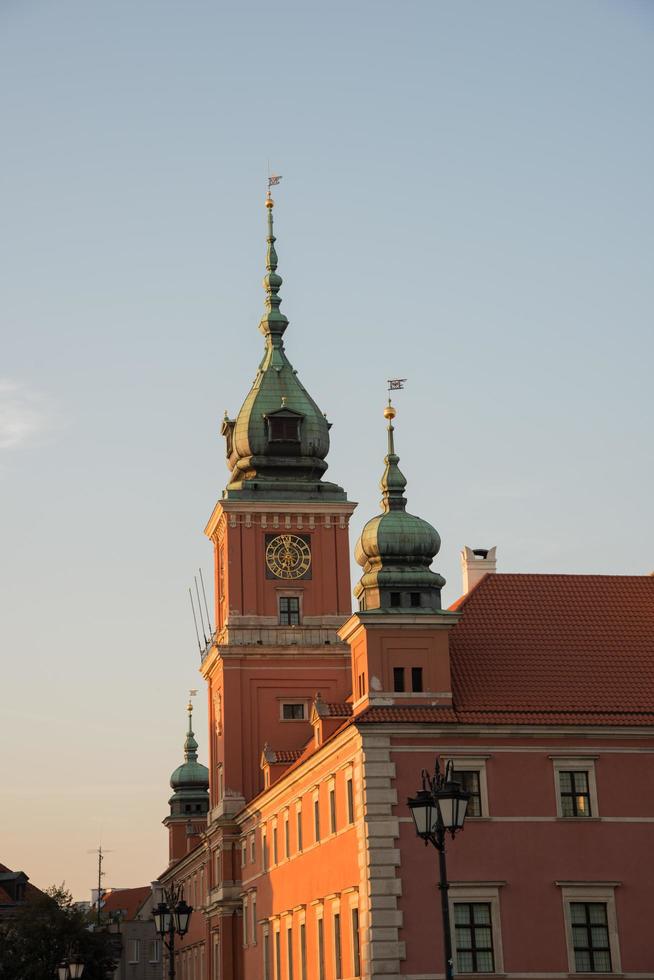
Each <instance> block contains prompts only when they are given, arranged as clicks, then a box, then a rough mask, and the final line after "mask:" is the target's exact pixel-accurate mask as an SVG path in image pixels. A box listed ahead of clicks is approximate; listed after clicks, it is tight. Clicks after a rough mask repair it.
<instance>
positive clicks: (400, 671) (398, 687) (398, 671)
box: [393, 667, 404, 691]
mask: <svg viewBox="0 0 654 980" xmlns="http://www.w3.org/2000/svg"><path fill="white" fill-rule="evenodd" d="M393 690H394V691H403V690H404V667H393Z"/></svg>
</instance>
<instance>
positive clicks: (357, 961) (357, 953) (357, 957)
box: [352, 909, 361, 977]
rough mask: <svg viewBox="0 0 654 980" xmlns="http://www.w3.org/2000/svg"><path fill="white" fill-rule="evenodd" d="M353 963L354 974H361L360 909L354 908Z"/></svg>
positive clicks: (356, 975)
mask: <svg viewBox="0 0 654 980" xmlns="http://www.w3.org/2000/svg"><path fill="white" fill-rule="evenodd" d="M352 965H353V966H354V976H355V977H359V976H361V946H360V941H359V910H358V909H352Z"/></svg>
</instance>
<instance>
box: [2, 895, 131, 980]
mask: <svg viewBox="0 0 654 980" xmlns="http://www.w3.org/2000/svg"><path fill="white" fill-rule="evenodd" d="M74 954H79V955H80V956H81V958H82V960H83V961H84V977H83V980H106V978H107V977H109V976H111V974H112V971H113V969H114V967H115V960H114V958H113V955H112V945H111V938H110V936H109V934H108V933H106V932H91V931H90V930H89V921H88V917H87V915H86V913H84V912H81V911H80V910H79V909H77V908H76V907H75V904H74V902H73V897H72V895H71V894H70V892H69V891H68V890H67V889H66V888H65V886H64V885H63V884H62V885H59V886H53V887H52V888H48V889H47V890H46V891H45V892H40V893H39V894H38V895H36V896H34V897H32V898H31V899H29V900H28V901H27V902H26V903H25V905H23V906H21V907H20V908H19V909H18V910H17V912H16V914H15V915H13V916H12V917H11V918H10V919H5V920H4V921H0V980H53V978H55V977H56V976H57V974H56V969H57V966H58V965H59V964H60V963H61V961H62V960H64V959H66V958H67V957H69V956H72V955H74Z"/></svg>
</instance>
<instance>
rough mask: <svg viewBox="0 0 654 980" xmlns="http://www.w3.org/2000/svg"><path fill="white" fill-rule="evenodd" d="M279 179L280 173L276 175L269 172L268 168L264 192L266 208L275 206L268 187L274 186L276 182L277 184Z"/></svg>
mask: <svg viewBox="0 0 654 980" xmlns="http://www.w3.org/2000/svg"><path fill="white" fill-rule="evenodd" d="M281 179H282V178H281V176H280V175H278V174H271V173H270V170H268V193H267V194H266V207H267V208H274V207H275V202H274V201H273V199H272V196H271V194H270V188H271V187H274V186H275V185H276V184H278V183H279V182H280V180H281Z"/></svg>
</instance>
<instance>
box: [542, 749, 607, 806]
mask: <svg viewBox="0 0 654 980" xmlns="http://www.w3.org/2000/svg"><path fill="white" fill-rule="evenodd" d="M553 763H554V783H555V787H556V813H557V816H559V817H564V818H572V819H573V820H588V819H589V818H591V817H597V816H599V808H598V806H597V784H596V782H595V762H594V760H593V759H579V758H577V759H570V758H567V759H563V758H561V759H557V758H554V759H553Z"/></svg>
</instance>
